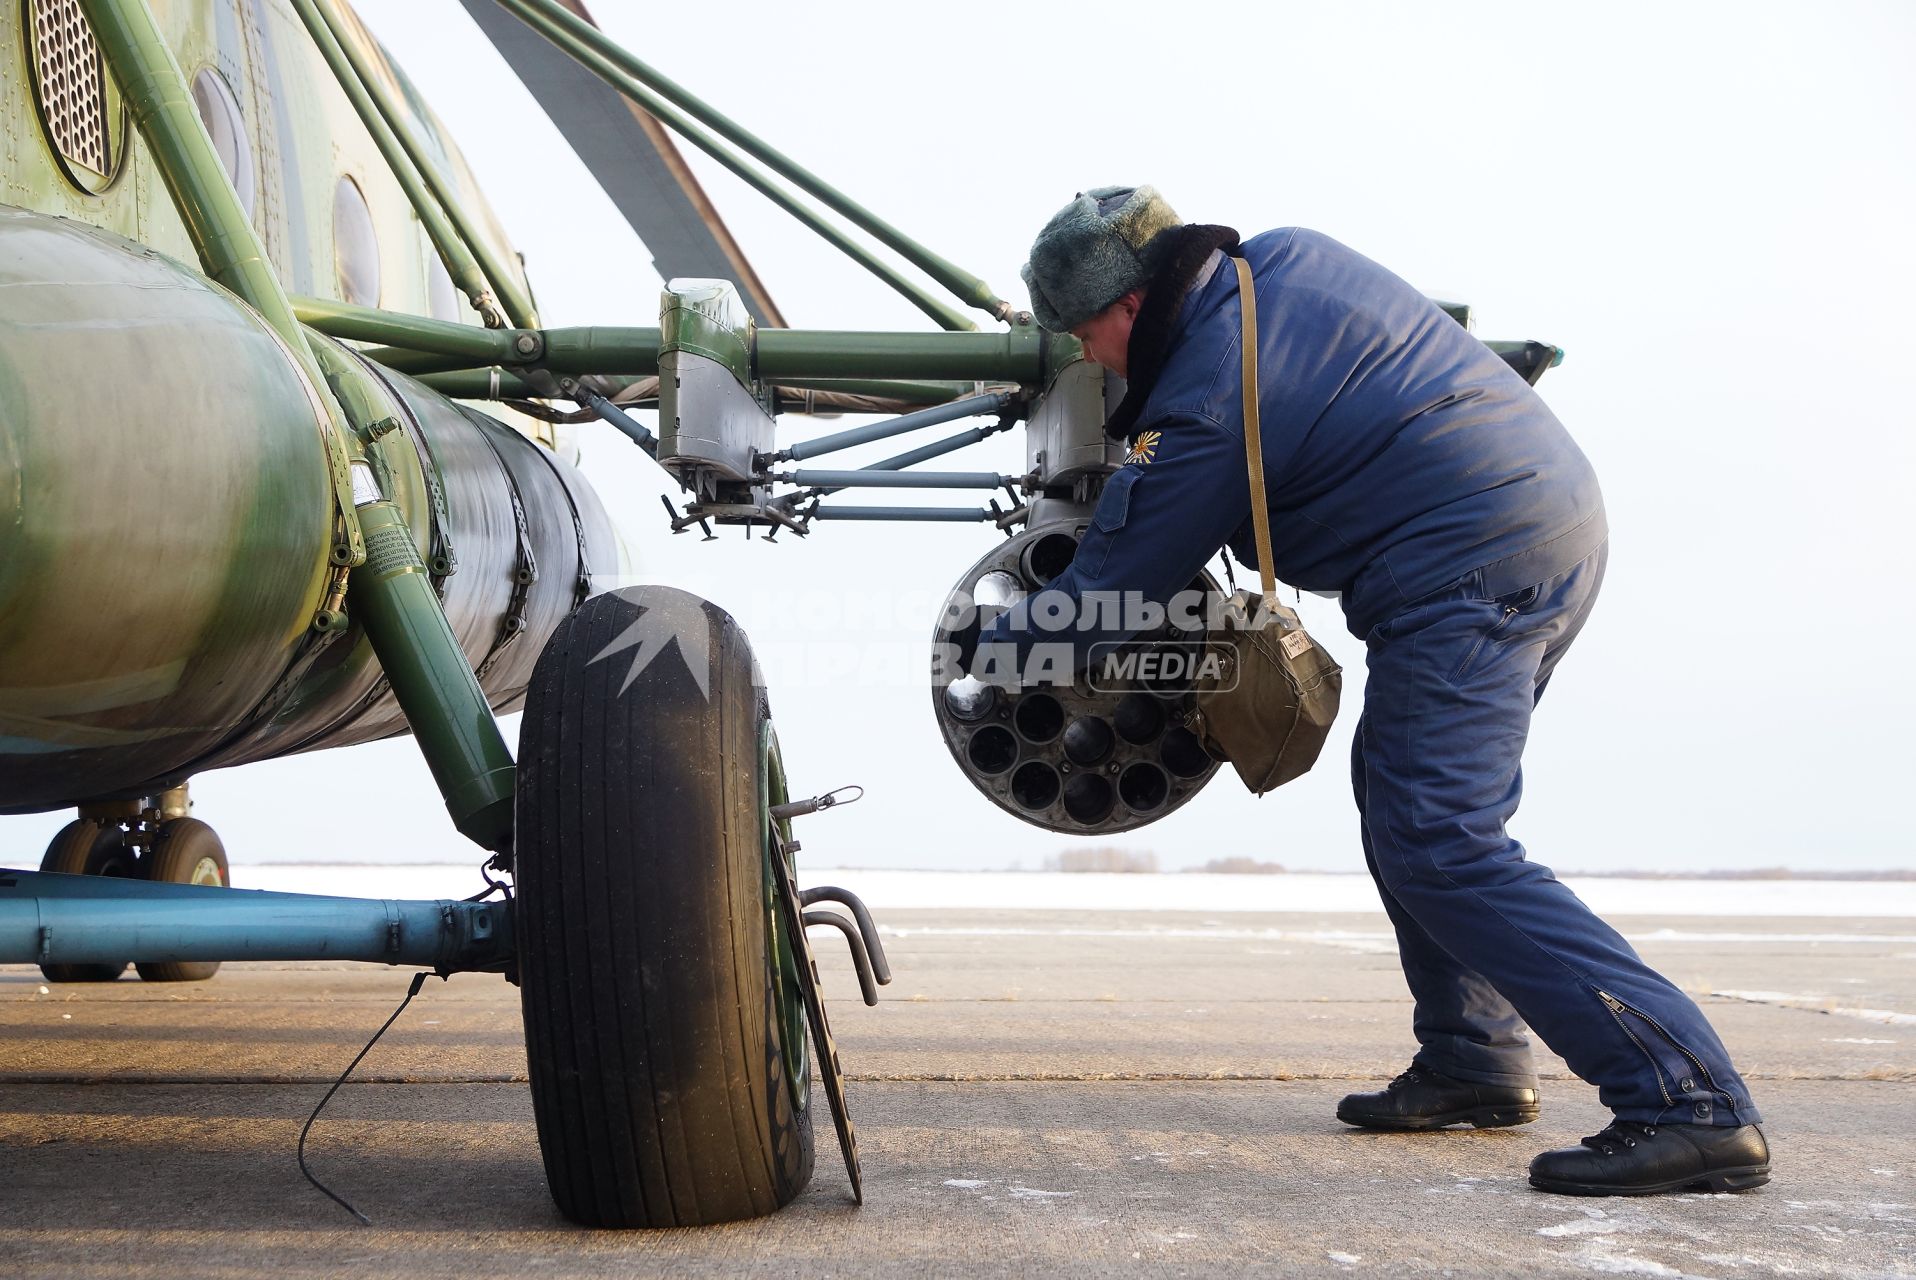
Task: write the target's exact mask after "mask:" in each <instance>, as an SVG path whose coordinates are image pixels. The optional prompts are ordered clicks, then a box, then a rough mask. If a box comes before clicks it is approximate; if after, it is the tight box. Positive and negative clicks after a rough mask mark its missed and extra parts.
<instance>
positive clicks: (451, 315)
mask: <svg viewBox="0 0 1916 1280" xmlns="http://www.w3.org/2000/svg"><path fill="white" fill-rule="evenodd" d="M426 304H427V306H428V307H429V308H430V309H431V311H432V318H433V319H435V320H453V321H457V320H461V319H464V317H463V316H462V315H461V314H460V310H459V291H458V290H457V289H455V288H453V287H452V274H451V273H450V272H448V271H447V270H446V264H445V263H443V262H441V261H440V260H439V255H438V254H437V253H436V252H434V251H433V250H432V249H431V248H430V247H428V248H427V250H426Z"/></svg>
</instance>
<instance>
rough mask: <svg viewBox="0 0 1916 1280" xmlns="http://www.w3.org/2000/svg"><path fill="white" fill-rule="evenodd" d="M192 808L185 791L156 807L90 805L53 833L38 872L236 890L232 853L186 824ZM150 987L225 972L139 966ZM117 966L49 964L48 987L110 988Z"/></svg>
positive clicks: (210, 966)
mask: <svg viewBox="0 0 1916 1280" xmlns="http://www.w3.org/2000/svg"><path fill="white" fill-rule="evenodd" d="M191 807H192V802H191V801H190V800H189V799H188V798H187V794H186V785H185V784H184V783H182V784H181V785H179V786H177V787H173V788H170V789H169V790H166V791H162V792H161V793H160V794H159V795H157V796H154V797H151V798H150V799H141V800H132V801H119V802H109V803H106V804H99V805H86V806H83V807H82V808H81V810H80V816H79V817H78V818H75V819H74V820H73V821H72V822H69V823H67V825H66V826H64V827H62V828H60V830H59V831H58V832H57V833H55V835H54V837H53V840H52V841H51V842H50V843H49V844H48V845H47V851H46V855H45V856H44V857H42V858H41V859H40V870H42V871H54V872H59V873H61V874H63V875H76V876H119V877H123V878H125V879H131V880H158V881H163V882H166V883H169V884H217V885H224V884H230V883H231V877H230V875H229V873H228V870H227V865H226V850H225V848H224V847H223V846H222V845H221V844H220V838H219V836H217V835H216V834H214V832H213V828H212V827H210V826H208V825H207V824H206V823H204V822H201V821H200V820H199V819H198V818H189V817H187V816H186V814H187V810H188V809H190V808H191ZM138 968H139V973H140V977H142V978H144V979H145V980H146V981H148V982H203V981H205V980H206V979H208V978H210V977H212V976H213V975H214V974H216V973H218V972H219V968H220V966H219V961H217V960H173V961H164V962H156V963H153V964H142V965H139V966H138ZM125 969H126V963H125V962H124V961H122V962H121V963H119V964H43V965H41V966H40V972H41V973H42V974H43V975H45V977H46V980H47V981H48V982H112V981H113V980H114V979H115V978H118V977H119V976H120V974H121V973H122V972H124V971H125Z"/></svg>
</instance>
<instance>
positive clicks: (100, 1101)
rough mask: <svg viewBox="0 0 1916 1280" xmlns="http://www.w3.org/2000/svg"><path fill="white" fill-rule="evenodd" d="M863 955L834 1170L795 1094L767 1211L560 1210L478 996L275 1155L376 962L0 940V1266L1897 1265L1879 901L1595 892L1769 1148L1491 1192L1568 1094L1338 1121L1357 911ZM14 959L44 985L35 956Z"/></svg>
mask: <svg viewBox="0 0 1916 1280" xmlns="http://www.w3.org/2000/svg"><path fill="white" fill-rule="evenodd" d="M881 922H882V923H883V924H884V925H885V926H886V927H887V930H888V937H887V943H888V948H889V950H890V953H891V957H892V962H893V966H894V968H895V969H896V971H897V974H898V979H897V982H896V983H894V985H892V986H891V987H889V988H886V989H885V993H884V1000H883V1003H881V1005H880V1007H879V1008H877V1009H867V1008H865V1007H864V1006H863V1005H862V1004H861V1003H859V1001H858V1000H857V997H856V986H855V984H854V983H853V982H852V980H851V975H850V971H849V967H848V966H847V965H846V964H845V963H844V962H843V960H842V949H840V948H838V946H837V943H836V941H835V935H831V934H829V933H820V934H817V935H815V945H817V946H818V948H819V950H820V954H821V957H822V960H823V966H822V967H823V968H824V969H825V971H826V982H827V986H828V989H829V990H830V992H831V994H832V996H833V1000H832V1017H833V1028H834V1030H835V1032H836V1033H837V1036H838V1039H839V1044H840V1049H841V1051H842V1053H843V1056H844V1060H845V1063H846V1066H847V1069H848V1070H849V1071H850V1072H851V1074H852V1076H853V1083H852V1085H851V1103H852V1109H853V1113H854V1116H855V1118H856V1120H857V1123H858V1129H859V1135H860V1142H861V1148H862V1152H863V1156H864V1167H865V1187H866V1203H865V1205H864V1207H863V1208H856V1207H854V1206H853V1205H852V1204H851V1203H850V1200H849V1197H848V1187H847V1182H846V1178H845V1173H844V1170H843V1168H842V1166H841V1165H840V1163H839V1161H838V1153H837V1148H836V1145H835V1142H834V1139H833V1137H832V1132H831V1127H830V1123H829V1120H828V1118H827V1117H826V1115H825V1113H824V1110H823V1100H822V1097H821V1098H820V1099H819V1103H818V1116H817V1122H818V1124H817V1127H818V1144H819V1161H818V1172H817V1174H816V1176H815V1177H814V1179H813V1182H812V1185H811V1187H810V1188H809V1189H808V1190H807V1191H806V1192H805V1193H804V1194H803V1195H802V1196H801V1197H800V1198H799V1200H798V1201H797V1202H796V1203H794V1204H793V1205H792V1206H791V1207H789V1208H788V1209H786V1210H785V1211H783V1212H781V1213H779V1214H777V1215H775V1216H773V1217H771V1218H767V1219H762V1220H758V1221H754V1222H746V1223H737V1224H732V1225H728V1226H721V1227H713V1228H703V1229H698V1230H685V1231H663V1232H626V1233H617V1232H593V1231H586V1230H581V1229H578V1228H575V1227H573V1226H571V1225H569V1224H568V1223H566V1222H565V1221H564V1220H562V1219H561V1218H560V1217H559V1216H558V1215H557V1213H556V1212H555V1211H554V1209H553V1208H552V1205H551V1201H550V1200H549V1199H548V1197H547V1195H546V1190H545V1185H544V1177H543V1174H542V1171H541V1169H540V1164H539V1155H538V1149H537V1143H536V1137H535V1134H534V1130H533V1122H532V1108H531V1100H530V1097H529V1095H528V1092H527V1089H526V1086H525V1083H524V1080H525V1054H524V1046H523V1040H522V1037H521V1034H520V1029H519V1008H518V994H517V992H516V990H515V989H513V988H511V987H509V986H507V985H506V984H505V983H504V982H503V981H501V980H499V979H497V978H492V977H486V976H479V975H465V976H460V977H456V978H454V979H452V980H451V981H450V982H446V983H439V982H436V981H435V982H432V983H429V984H428V986H427V988H426V990H425V992H424V993H423V994H422V995H421V996H420V998H419V999H418V1000H416V1001H415V1002H414V1003H413V1005H412V1007H411V1008H410V1009H408V1010H407V1011H406V1013H405V1015H404V1016H403V1017H402V1018H401V1019H400V1020H399V1022H398V1023H397V1024H395V1026H394V1027H393V1029H392V1030H391V1031H390V1032H388V1033H387V1035H386V1037H385V1039H384V1040H382V1041H381V1042H380V1044H379V1046H378V1047H377V1048H376V1049H374V1050H373V1052H372V1054H371V1055H370V1056H369V1057H368V1058H367V1060H366V1062H365V1063H364V1064H362V1067H361V1069H360V1072H359V1074H358V1075H357V1076H356V1077H355V1080H356V1082H355V1083H353V1084H349V1085H348V1086H347V1087H346V1088H345V1089H343V1090H341V1092H340V1094H339V1096H338V1097H337V1098H335V1099H334V1102H333V1104H332V1106H331V1107H330V1108H329V1109H328V1111H327V1113H326V1115H325V1116H324V1117H323V1118H322V1119H321V1120H320V1122H319V1124H318V1125H317V1126H316V1127H315V1129H314V1133H313V1138H312V1140H311V1142H310V1144H309V1148H308V1150H309V1156H310V1159H311V1162H312V1164H313V1166H314V1168H315V1171H316V1172H318V1173H319V1175H320V1176H321V1177H322V1178H323V1179H324V1180H326V1181H327V1182H328V1183H329V1184H330V1185H331V1186H333V1187H334V1188H335V1189H336V1190H337V1191H339V1192H340V1193H341V1194H343V1195H345V1196H346V1197H347V1198H348V1199H350V1200H352V1201H353V1202H354V1203H356V1204H357V1205H359V1207H360V1208H362V1209H363V1210H365V1211H366V1212H367V1213H368V1214H369V1215H370V1216H371V1217H372V1218H373V1221H374V1225H373V1226H372V1227H371V1228H367V1227H362V1226H360V1225H358V1224H357V1223H356V1222H354V1221H353V1220H352V1219H350V1218H349V1217H347V1215H346V1214H345V1213H344V1212H343V1211H342V1210H340V1209H339V1208H338V1207H337V1206H335V1205H334V1204H333V1203H332V1202H330V1201H328V1200H327V1199H325V1198H324V1197H323V1196H321V1195H320V1194H319V1193H318V1192H316V1191H314V1190H313V1189H312V1188H311V1187H309V1186H308V1185H307V1184H306V1183H305V1181H304V1180H303V1179H302V1178H301V1177H300V1175H299V1172H298V1170H297V1168H296V1167H295V1165H294V1160H293V1147H294V1141H295V1139H296V1137H297V1135H298V1132H299V1127H300V1124H301V1123H302V1122H303V1121H304V1119H305V1117H306V1114H307V1112H308V1111H310V1109H311V1108H312V1105H313V1103H314V1102H315V1101H317V1099H318V1097H319V1095H320V1093H321V1092H323V1090H324V1088H325V1085H326V1084H327V1083H330V1081H331V1079H332V1078H333V1077H334V1076H336V1075H337V1074H338V1072H339V1070H340V1069H341V1068H342V1067H344V1065H345V1064H346V1062H347V1061H349V1060H350V1059H351V1057H352V1056H353V1054H354V1053H356V1052H357V1051H358V1049H359V1047H360V1045H361V1044H363V1042H364V1041H365V1039H366V1037H367V1036H368V1035H370V1034H371V1032H372V1031H373V1030H374V1029H375V1028H377V1027H378V1025H379V1024H380V1023H381V1022H382V1021H383V1020H384V1019H385V1018H386V1016H387V1015H388V1014H389V1013H390V1012H391V1010H392V1007H393V1006H394V1005H395V1004H396V1003H397V1002H398V999H399V997H400V996H401V995H402V994H403V992H404V989H405V975H404V974H401V973H399V972H396V971H393V970H386V969H379V968H373V967H366V966H340V965H289V966H271V965H228V966H227V967H226V968H225V970H224V971H223V972H222V973H221V974H220V976H219V977H218V978H216V979H214V980H213V981H212V982H208V983H202V984H193V985H185V986H148V985H146V984H144V983H140V982H137V981H135V980H133V979H132V977H131V975H130V974H129V975H128V976H127V977H126V978H123V979H122V980H121V981H119V982H116V983H113V984H110V985H106V986H60V985H50V984H46V983H44V982H43V981H42V980H41V977H40V974H39V973H38V971H37V970H35V969H30V968H20V967H0V1190H3V1191H4V1194H5V1196H6V1199H7V1204H8V1212H7V1213H6V1215H5V1218H4V1220H3V1221H0V1277H14V1276H20V1277H29V1276H31V1277H41V1276H47V1277H54V1276H58V1277H66V1276H111V1277H114V1280H140V1278H144V1277H227V1276H233V1277H239V1276H265V1275H274V1276H280V1275H326V1276H353V1277H361V1276H364V1277H372V1276H404V1277H407V1278H408V1280H419V1278H423V1277H434V1276H459V1277H481V1276H528V1275H536V1276H542V1277H543V1276H553V1277H571V1276H641V1275H674V1276H677V1275H694V1276H705V1275H710V1276H740V1275H806V1276H811V1275H818V1276H840V1275H845V1276H888V1277H892V1276H916V1275H928V1276H946V1275H949V1276H965V1277H970V1276H996V1275H1027V1274H1055V1275H1165V1276H1173V1275H1188V1276H1210V1275H1220V1276H1226V1275H1240V1274H1268V1275H1339V1276H1341V1275H1365V1274H1368V1275H1379V1276H1386V1275H1455V1276H1569V1275H1579V1276H1580V1275H1591V1274H1611V1275H1639V1276H1665V1277H1670V1276H1710V1277H1745V1276H1765V1275H1779V1276H1780V1275H1790V1276H1840V1277H1860V1276H1916V922H1912V921H1910V920H1907V919H1885V920H1866V919H1841V920H1816V919H1800V918H1798V919H1765V920H1761V921H1756V920H1738V919H1725V918H1708V919H1704V918H1699V919H1695V920H1684V919H1675V918H1670V917H1659V918H1656V919H1654V920H1649V919H1646V920H1637V921H1632V920H1630V919H1628V918H1622V919H1618V920H1617V921H1616V923H1617V924H1618V925H1619V926H1620V927H1621V928H1623V930H1624V931H1625V932H1626V933H1627V934H1629V935H1630V936H1631V937H1632V938H1633V940H1635V941H1636V942H1637V943H1638V945H1639V947H1640V949H1641V950H1643V951H1644V953H1645V954H1646V956H1647V958H1649V959H1650V960H1651V962H1652V963H1654V964H1656V965H1658V966H1659V967H1660V968H1662V969H1663V970H1664V971H1665V972H1666V973H1668V974H1669V975H1670V976H1671V977H1672V978H1673V979H1674V980H1675V981H1677V982H1678V983H1679V984H1680V985H1682V986H1683V987H1684V988H1685V989H1686V990H1689V991H1691V992H1693V993H1695V994H1696V995H1697V996H1698V997H1699V999H1701V1000H1703V1001H1704V1003H1705V1004H1706V1006H1707V1008H1708V1012H1709V1014H1710V1016H1711V1018H1712V1019H1713V1020H1714V1021H1715V1022H1716V1024H1717V1026H1718V1028H1719V1029H1720V1030H1721V1031H1722V1033H1723V1035H1724V1038H1725V1039H1726V1040H1727V1041H1728V1042H1729V1044H1730V1046H1731V1048H1732V1051H1733V1052H1734V1053H1735V1054H1736V1055H1737V1057H1738V1060H1739V1062H1740V1063H1741V1064H1742V1065H1743V1066H1744V1069H1745V1074H1746V1075H1747V1076H1748V1077H1749V1078H1750V1083H1751V1087H1752V1089H1753V1090H1754V1091H1755V1092H1756V1095H1757V1100H1758V1102H1759V1103H1760V1105H1761V1106H1762V1107H1763V1109H1764V1111H1765V1113H1766V1116H1767V1124H1766V1129H1767V1131H1768V1132H1769V1134H1770V1137H1771V1140H1772V1143H1773V1146H1774V1150H1775V1169H1776V1174H1775V1181H1774V1182H1772V1183H1771V1184H1770V1185H1769V1186H1768V1187H1765V1188H1762V1189H1761V1190H1758V1191H1754V1192H1750V1193H1747V1194H1744V1195H1739V1196H1710V1195H1700V1194H1693V1195H1680V1196H1666V1197H1658V1198H1653V1199H1629V1200H1625V1199H1598V1200H1586V1199H1569V1198H1563V1197H1557V1196H1550V1195H1544V1194H1542V1193H1539V1192H1536V1191H1533V1190H1531V1189H1530V1188H1529V1187H1528V1185H1527V1184H1526V1182H1525V1179H1524V1172H1525V1166H1526V1165H1527V1163H1528V1161H1529V1159H1530V1157H1531V1155H1533V1154H1534V1153H1535V1152H1536V1151H1538V1150H1540V1149H1542V1148H1543V1147H1546V1146H1555V1145H1561V1144H1565V1143H1573V1142H1575V1141H1576V1140H1577V1139H1578V1138H1579V1137H1580V1136H1582V1135H1584V1134H1587V1133H1593V1132H1595V1131H1596V1130H1597V1129H1599V1128H1601V1127H1602V1125H1603V1123H1604V1121H1605V1118H1606V1115H1607V1113H1606V1112H1604V1111H1603V1109H1602V1108H1601V1107H1599V1106H1598V1104H1597V1102H1596V1096H1595V1091H1594V1090H1593V1089H1591V1088H1590V1087H1589V1086H1587V1085H1584V1084H1583V1083H1581V1082H1579V1081H1577V1080H1575V1079H1574V1078H1573V1077H1571V1076H1570V1075H1569V1074H1568V1073H1567V1072H1566V1071H1565V1069H1564V1067H1563V1064H1562V1063H1561V1062H1560V1061H1559V1060H1557V1059H1555V1058H1554V1057H1551V1056H1549V1055H1547V1054H1540V1065H1541V1066H1542V1068H1543V1072H1544V1076H1545V1082H1546V1083H1545V1088H1544V1116H1543V1119H1542V1120H1541V1121H1539V1122H1538V1123H1536V1124H1533V1125H1529V1126H1526V1127H1523V1128H1519V1129H1505V1130H1494V1131H1485V1132H1475V1131H1471V1130H1461V1131H1454V1132H1448V1133H1441V1134H1422V1135H1381V1134H1370V1133H1362V1132H1358V1131H1354V1130H1351V1129H1348V1128H1346V1127H1345V1126H1343V1125H1340V1124H1339V1123H1337V1121H1336V1120H1335V1119H1334V1118H1333V1117H1332V1114H1331V1113H1332V1109H1333V1108H1334V1107H1335V1105H1336V1101H1337V1099H1338V1098H1339V1097H1340V1096H1341V1095H1342V1094H1344V1093H1345V1092H1348V1091H1349V1090H1351V1089H1353V1088H1365V1087H1376V1085H1377V1083H1378V1082H1381V1081H1383V1080H1385V1079H1388V1078H1389V1077H1390V1076H1391V1075H1393V1074H1395V1072H1396V1071H1398V1070H1399V1069H1401V1068H1402V1066H1403V1065H1404V1064H1405V1062H1406V1061H1407V1060H1408V1058H1409V1055H1410V1051H1411V1041H1410V1035H1409V1017H1410V1006H1409V1000H1408V996H1407V995H1406V993H1405V990H1404V986H1403V981H1402V978H1401V977H1400V976H1399V974H1398V972H1397V967H1396V960H1395V955H1394V952H1393V950H1392V948H1391V945H1390V943H1389V941H1388V934H1387V932H1386V926H1385V923H1384V920H1383V918H1382V916H1381V915H1380V916H1376V917H1363V916H1352V915H1335V916H1317V917H1312V916H1301V915H1250V914H1233V915H1229V916H1205V915H1198V914H1192V915H1179V914H1173V913H1163V912H1153V913H1148V914H1145V913H1128V914H1127V913H1049V912H1008V911H1007V912H987V913H980V912H962V913H960V912H936V911H910V912H891V913H883V914H881ZM42 988H45V989H44V990H43V989H42Z"/></svg>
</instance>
